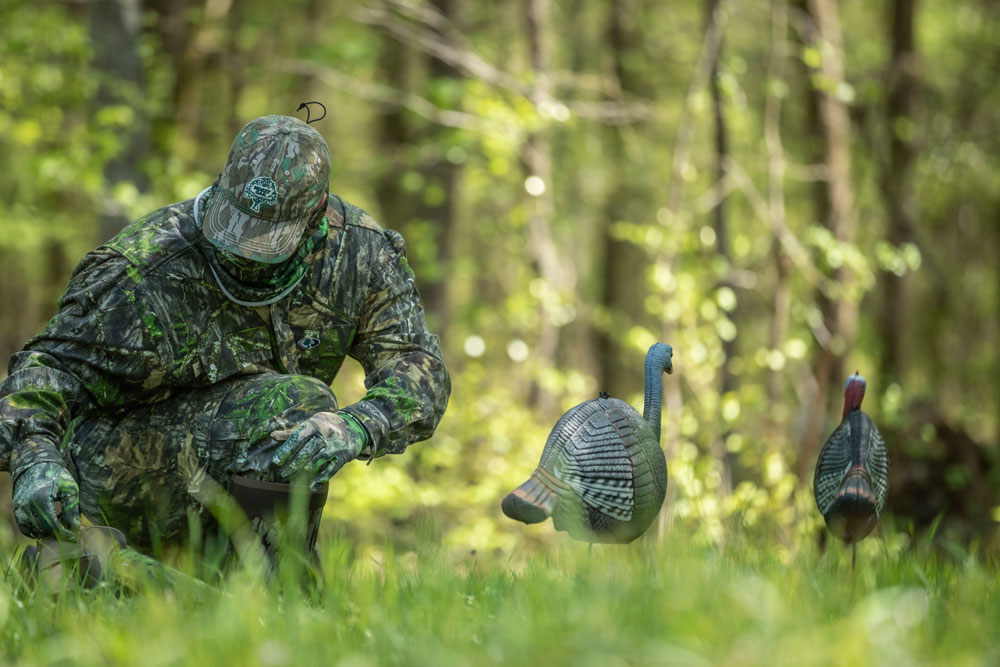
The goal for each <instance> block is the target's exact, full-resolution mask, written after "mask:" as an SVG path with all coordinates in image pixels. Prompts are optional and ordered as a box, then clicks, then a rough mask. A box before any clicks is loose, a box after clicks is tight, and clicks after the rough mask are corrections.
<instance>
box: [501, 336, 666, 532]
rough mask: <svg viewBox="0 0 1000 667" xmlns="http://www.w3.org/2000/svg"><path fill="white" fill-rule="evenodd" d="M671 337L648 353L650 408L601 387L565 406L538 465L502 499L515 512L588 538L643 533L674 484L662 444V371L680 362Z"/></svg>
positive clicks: (516, 515) (507, 509)
mask: <svg viewBox="0 0 1000 667" xmlns="http://www.w3.org/2000/svg"><path fill="white" fill-rule="evenodd" d="M672 354H673V350H672V349H671V347H670V346H669V345H664V344H663V343H656V344H655V345H653V346H652V347H650V348H649V352H647V353H646V395H645V406H644V409H643V414H642V416H641V417H640V416H639V413H638V412H636V410H635V409H634V408H633V407H632V406H630V405H629V404H628V403H625V402H624V401H621V400H618V399H617V398H611V397H610V396H609V395H608V394H607V393H605V392H601V395H600V397H599V398H594V399H591V400H589V401H586V402H584V403H581V404H580V405H577V406H576V407H574V408H571V409H570V410H569V411H567V412H566V414H564V415H563V416H562V417H561V418H560V419H559V421H558V422H556V425H555V427H553V429H552V432H551V433H550V434H549V438H548V440H547V441H546V442H545V448H544V449H543V450H542V459H541V462H540V463H539V464H538V468H536V469H535V472H533V473H532V474H531V477H530V478H529V479H528V481H526V482H525V483H523V484H521V485H520V486H519V487H517V488H516V489H514V490H513V491H511V492H510V493H509V494H507V496H506V497H505V498H504V499H503V503H502V504H501V507H502V509H503V512H504V514H506V515H507V516H509V517H510V518H511V519H516V520H517V521H523V522H524V523H539V522H541V521H544V520H545V519H546V518H548V517H549V516H551V517H552V522H553V524H554V525H555V528H556V530H564V531H566V532H568V533H569V534H570V536H571V537H573V538H575V539H578V540H585V541H588V542H604V543H618V544H624V543H626V542H631V541H632V540H634V539H635V538H637V537H639V535H642V533H643V532H644V531H645V530H646V528H647V527H648V526H649V524H650V523H651V522H652V521H653V518H654V517H655V516H656V514H657V513H658V512H659V511H660V505H662V504H663V497H664V495H665V494H666V492H667V461H666V459H665V458H664V456H663V451H662V450H661V449H660V404H661V401H662V396H663V373H664V372H667V373H670V372H671V371H672V370H673V365H672V363H671V355H672Z"/></svg>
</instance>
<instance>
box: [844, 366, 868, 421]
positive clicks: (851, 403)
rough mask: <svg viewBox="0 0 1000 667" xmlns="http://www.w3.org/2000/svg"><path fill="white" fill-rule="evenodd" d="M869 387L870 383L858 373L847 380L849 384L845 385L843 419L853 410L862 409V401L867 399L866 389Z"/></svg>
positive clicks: (855, 372)
mask: <svg viewBox="0 0 1000 667" xmlns="http://www.w3.org/2000/svg"><path fill="white" fill-rule="evenodd" d="M867 385H868V381H867V380H865V379H864V378H863V377H861V376H860V375H859V374H858V372H857V371H854V375H852V376H851V377H849V378H847V384H845V385H844V414H843V417H847V415H848V414H850V412H851V411H852V410H860V409H861V401H863V400H864V398H865V387H866V386H867Z"/></svg>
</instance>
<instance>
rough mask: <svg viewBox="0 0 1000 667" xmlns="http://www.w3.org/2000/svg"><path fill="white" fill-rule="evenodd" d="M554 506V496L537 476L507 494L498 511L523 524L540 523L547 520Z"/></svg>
mask: <svg viewBox="0 0 1000 667" xmlns="http://www.w3.org/2000/svg"><path fill="white" fill-rule="evenodd" d="M555 506H556V496H555V493H553V491H552V489H550V488H548V486H546V485H545V484H544V483H543V482H542V481H541V480H540V479H539V478H538V476H537V475H534V474H533V475H532V476H531V477H529V478H528V480H527V481H526V482H524V483H523V484H521V486H519V487H517V488H516V489H514V490H513V491H511V492H510V493H508V494H507V495H506V496H505V497H504V499H503V502H501V503H500V509H502V510H503V513H504V514H506V515H507V516H508V517H510V518H511V519H514V520H515V521H521V522H523V523H541V522H542V521H545V520H546V519H547V518H549V515H551V514H552V510H553V509H555Z"/></svg>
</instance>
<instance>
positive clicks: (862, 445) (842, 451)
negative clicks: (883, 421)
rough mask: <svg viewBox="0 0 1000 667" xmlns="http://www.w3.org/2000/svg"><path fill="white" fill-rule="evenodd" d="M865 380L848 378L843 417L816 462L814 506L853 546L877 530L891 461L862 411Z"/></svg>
mask: <svg viewBox="0 0 1000 667" xmlns="http://www.w3.org/2000/svg"><path fill="white" fill-rule="evenodd" d="M866 384H867V383H866V382H865V379H864V378H863V377H861V376H860V375H858V374H857V373H855V374H854V375H852V376H851V377H849V378H847V386H846V388H845V390H844V416H843V420H842V421H841V422H840V426H838V427H837V429H836V430H835V431H834V432H833V434H832V435H831V436H830V439H829V440H827V441H826V444H825V445H824V446H823V449H822V450H821V451H820V453H819V459H818V460H817V461H816V475H815V478H814V480H813V492H814V493H815V495H816V506H817V507H819V511H820V513H821V514H822V515H823V518H824V519H825V520H826V525H827V527H828V528H829V529H830V532H832V533H833V534H834V535H836V536H837V537H839V538H840V539H842V540H843V541H844V542H845V543H847V544H852V545H853V544H856V543H857V542H858V541H860V540H862V539H864V538H865V537H866V536H867V535H868V534H869V533H871V532H872V530H873V529H874V528H875V524H877V523H878V520H879V517H880V516H882V510H884V509H885V499H886V495H887V494H888V491H889V456H888V454H887V453H886V449H885V442H884V441H883V440H882V436H881V434H879V432H878V428H876V427H875V423H874V422H872V420H871V418H870V417H869V416H868V415H866V414H865V413H864V412H862V411H861V401H862V399H864V397H865V385H866Z"/></svg>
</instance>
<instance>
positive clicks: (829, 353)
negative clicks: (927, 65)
mask: <svg viewBox="0 0 1000 667" xmlns="http://www.w3.org/2000/svg"><path fill="white" fill-rule="evenodd" d="M806 5H807V8H808V11H809V15H810V17H811V18H812V21H813V23H814V26H815V30H816V33H815V35H814V39H813V43H814V46H815V48H817V49H818V50H819V51H820V53H821V59H820V65H819V68H818V73H819V74H820V75H821V76H822V81H823V87H822V88H819V87H814V89H813V94H814V95H815V106H816V116H815V120H816V123H817V125H818V127H817V129H818V131H819V135H820V136H821V137H822V138H823V162H824V164H825V165H826V169H827V179H826V182H825V183H824V184H823V187H822V192H821V194H820V196H821V197H822V201H821V202H819V203H818V204H817V211H818V212H819V213H821V215H820V216H819V219H820V221H821V222H822V223H823V224H824V225H825V226H826V227H827V229H829V230H830V232H831V234H832V235H833V238H834V239H835V240H836V241H838V242H840V243H852V242H853V241H854V232H855V221H854V214H853V213H854V190H853V187H852V185H851V153H850V131H851V121H850V117H849V116H848V112H847V106H846V105H845V104H844V102H843V101H842V100H841V99H840V98H838V97H837V96H836V88H837V86H838V85H839V84H840V83H842V82H843V81H844V60H843V47H842V40H841V31H840V21H839V18H838V16H837V5H836V2H835V0H807V3H806ZM830 277H831V280H830V281H829V291H830V293H831V294H832V297H827V295H826V294H823V293H819V294H817V299H818V301H819V304H820V310H821V311H822V315H823V324H824V327H825V330H826V333H827V334H828V335H825V336H821V337H820V338H818V340H817V342H818V343H819V351H818V353H817V355H816V360H815V365H814V372H813V376H814V379H815V382H816V385H815V394H814V399H813V402H812V406H811V407H810V412H809V420H808V424H807V426H806V433H805V438H804V442H803V446H802V449H801V450H800V453H799V461H798V470H797V472H798V475H799V479H800V480H804V479H806V477H807V475H808V471H809V468H810V465H811V463H812V461H813V460H814V459H815V457H816V453H817V451H818V449H819V442H820V438H821V429H822V427H823V425H824V423H825V415H826V412H827V406H828V405H829V398H830V396H831V395H832V394H831V389H833V388H834V387H835V386H836V387H839V386H840V383H839V382H838V381H836V380H837V379H838V378H840V377H841V376H843V374H844V372H843V359H844V354H845V352H846V351H847V350H848V349H849V348H850V346H851V344H852V343H853V341H854V334H855V330H856V328H857V316H858V308H857V305H856V304H854V303H852V302H851V301H850V300H849V298H848V297H847V295H846V294H845V290H844V289H843V288H844V286H845V285H846V284H847V283H848V282H849V280H850V276H849V275H848V273H847V271H846V269H845V268H844V267H843V266H841V267H839V268H835V269H833V270H832V271H831V272H830Z"/></svg>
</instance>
